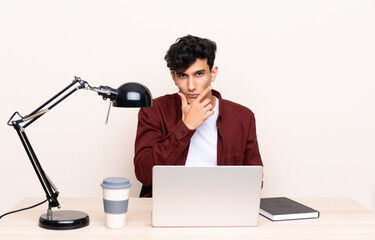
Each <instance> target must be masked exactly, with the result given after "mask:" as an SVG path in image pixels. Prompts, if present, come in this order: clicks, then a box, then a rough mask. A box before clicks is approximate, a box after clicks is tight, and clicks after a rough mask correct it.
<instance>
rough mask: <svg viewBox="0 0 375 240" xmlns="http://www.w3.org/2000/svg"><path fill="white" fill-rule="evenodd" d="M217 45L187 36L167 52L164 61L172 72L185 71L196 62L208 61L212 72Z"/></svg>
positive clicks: (177, 41)
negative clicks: (199, 60) (198, 60)
mask: <svg viewBox="0 0 375 240" xmlns="http://www.w3.org/2000/svg"><path fill="white" fill-rule="evenodd" d="M215 54H216V43H215V42H213V41H211V40H209V39H206V38H200V37H195V36H191V35H187V36H185V37H182V38H179V39H177V40H176V42H175V43H174V44H172V45H171V46H170V48H169V50H168V51H167V54H166V55H165V57H164V59H165V61H167V66H168V68H169V69H170V70H171V71H181V72H183V71H185V70H186V69H188V68H189V67H190V66H191V65H192V64H193V63H194V62H195V61H196V60H197V58H199V59H207V64H208V66H209V67H210V71H211V70H212V67H213V66H214V61H215Z"/></svg>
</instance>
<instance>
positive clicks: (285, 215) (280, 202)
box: [259, 197, 319, 221]
mask: <svg viewBox="0 0 375 240" xmlns="http://www.w3.org/2000/svg"><path fill="white" fill-rule="evenodd" d="M259 213H260V214H261V215H262V216H264V217H266V218H268V219H270V220H272V221H281V220H296V219H308V218H319V211H317V210H315V209H312V208H310V207H308V206H305V205H303V204H301V203H299V202H296V201H294V200H292V199H289V198H286V197H274V198H262V199H261V200H260V210H259Z"/></svg>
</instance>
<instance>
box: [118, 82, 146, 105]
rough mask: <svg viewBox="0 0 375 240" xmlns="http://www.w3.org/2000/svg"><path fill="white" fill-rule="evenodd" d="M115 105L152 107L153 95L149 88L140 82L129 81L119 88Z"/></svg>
mask: <svg viewBox="0 0 375 240" xmlns="http://www.w3.org/2000/svg"><path fill="white" fill-rule="evenodd" d="M117 92H118V93H117V97H116V99H115V100H114V101H113V106H114V107H128V108H129V107H151V106H152V95H151V92H150V90H148V88H147V87H146V86H144V85H142V84H140V83H135V82H129V83H125V84H123V85H121V86H120V87H119V88H117Z"/></svg>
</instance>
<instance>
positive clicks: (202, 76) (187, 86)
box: [171, 58, 218, 104]
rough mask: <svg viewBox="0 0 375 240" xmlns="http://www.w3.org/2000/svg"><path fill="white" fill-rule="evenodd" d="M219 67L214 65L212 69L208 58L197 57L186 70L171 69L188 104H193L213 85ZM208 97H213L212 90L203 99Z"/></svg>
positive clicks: (175, 81)
mask: <svg viewBox="0 0 375 240" xmlns="http://www.w3.org/2000/svg"><path fill="white" fill-rule="evenodd" d="M217 69H218V68H217V67H216V66H214V67H213V68H212V70H211V71H210V67H209V66H208V64H207V59H199V58H197V60H196V61H195V62H194V63H193V64H192V65H191V66H190V67H189V68H188V69H186V70H185V71H184V72H178V71H171V75H172V78H173V80H174V83H175V84H176V86H177V87H178V89H179V90H180V92H181V93H182V94H184V95H185V97H186V99H187V102H188V104H191V103H193V102H194V101H195V100H196V98H197V97H198V95H199V94H200V93H201V92H202V91H203V90H205V89H206V88H207V87H209V86H211V82H213V81H215V77H216V74H217ZM206 98H212V93H211V91H210V92H209V93H208V94H207V95H206V96H205V97H204V98H203V99H202V101H203V100H204V99H206Z"/></svg>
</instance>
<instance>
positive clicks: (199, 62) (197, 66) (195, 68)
mask: <svg viewBox="0 0 375 240" xmlns="http://www.w3.org/2000/svg"><path fill="white" fill-rule="evenodd" d="M207 69H209V66H208V64H207V59H206V58H205V59H201V58H197V59H196V60H195V62H193V63H192V64H191V65H190V66H189V67H188V68H186V69H180V70H176V71H174V72H175V73H185V74H186V73H190V72H199V71H206V70H207Z"/></svg>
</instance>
